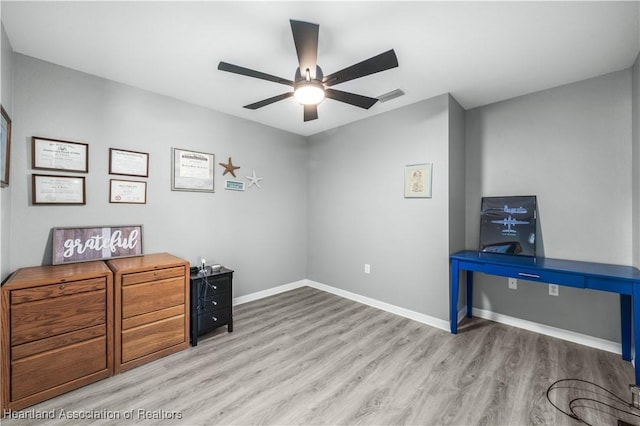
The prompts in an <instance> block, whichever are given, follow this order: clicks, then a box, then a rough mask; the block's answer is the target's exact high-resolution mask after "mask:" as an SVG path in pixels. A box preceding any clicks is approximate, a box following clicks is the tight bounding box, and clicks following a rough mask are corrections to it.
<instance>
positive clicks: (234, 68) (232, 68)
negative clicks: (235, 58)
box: [218, 61, 293, 86]
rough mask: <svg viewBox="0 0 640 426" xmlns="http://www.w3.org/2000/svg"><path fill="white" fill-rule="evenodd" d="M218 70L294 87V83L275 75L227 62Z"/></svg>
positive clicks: (220, 64)
mask: <svg viewBox="0 0 640 426" xmlns="http://www.w3.org/2000/svg"><path fill="white" fill-rule="evenodd" d="M218 69H219V70H220V71H227V72H232V73H234V74H240V75H246V76H247V77H253V78H259V79H261V80H267V81H273V82H274V83H280V84H285V85H287V86H293V81H291V80H287V79H286V78H281V77H276V76H275V75H271V74H265V73H263V72H260V71H255V70H252V69H249V68H245V67H241V66H238V65H233V64H230V63H227V62H222V61H220V63H219V64H218Z"/></svg>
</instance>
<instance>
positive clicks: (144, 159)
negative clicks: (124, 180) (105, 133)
mask: <svg viewBox="0 0 640 426" xmlns="http://www.w3.org/2000/svg"><path fill="white" fill-rule="evenodd" d="M109 174H110V175H124V176H140V177H149V154H148V153H146V152H137V151H127V150H125V149H116V148H109Z"/></svg>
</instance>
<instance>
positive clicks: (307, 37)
mask: <svg viewBox="0 0 640 426" xmlns="http://www.w3.org/2000/svg"><path fill="white" fill-rule="evenodd" d="M289 22H290V23H291V32H292V33H293V42H294V44H295V45H296V53H297V54H298V64H299V65H300V75H302V76H303V77H304V76H305V75H306V70H309V72H310V73H311V78H315V77H316V63H317V61H318V31H319V28H320V25H318V24H311V23H309V22H302V21H294V20H292V19H290V20H289Z"/></svg>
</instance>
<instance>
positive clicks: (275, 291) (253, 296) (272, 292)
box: [232, 280, 307, 306]
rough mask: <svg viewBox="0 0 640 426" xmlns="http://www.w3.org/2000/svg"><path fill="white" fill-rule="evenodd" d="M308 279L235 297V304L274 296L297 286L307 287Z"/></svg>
mask: <svg viewBox="0 0 640 426" xmlns="http://www.w3.org/2000/svg"><path fill="white" fill-rule="evenodd" d="M306 285H307V280H300V281H294V282H292V283H289V284H284V285H279V286H277V287H272V288H268V289H266V290H262V291H258V292H256V293H251V294H247V295H245V296H240V297H234V298H233V302H232V303H233V305H234V306H235V305H241V304H243V303H247V302H253V301H254V300H258V299H263V298H265V297H269V296H274V295H276V294H279V293H284V292H285V291H289V290H294V289H296V288H300V287H305V286H306Z"/></svg>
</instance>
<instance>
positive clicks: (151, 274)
mask: <svg viewBox="0 0 640 426" xmlns="http://www.w3.org/2000/svg"><path fill="white" fill-rule="evenodd" d="M185 274H186V272H185V268H184V267H177V268H164V269H156V270H153V271H146V272H137V273H134V274H125V275H123V276H122V285H123V286H126V285H131V284H137V283H144V282H147V281H158V280H164V279H167V278H173V277H184V276H185Z"/></svg>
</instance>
